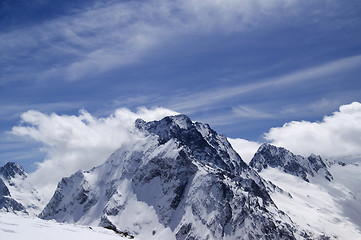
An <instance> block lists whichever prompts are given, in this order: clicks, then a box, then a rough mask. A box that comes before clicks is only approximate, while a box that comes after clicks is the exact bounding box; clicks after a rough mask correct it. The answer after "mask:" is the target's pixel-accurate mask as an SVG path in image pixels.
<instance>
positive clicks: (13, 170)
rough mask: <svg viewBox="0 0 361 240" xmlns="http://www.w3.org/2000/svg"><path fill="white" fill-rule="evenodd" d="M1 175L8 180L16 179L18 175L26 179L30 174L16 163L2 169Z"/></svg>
mask: <svg viewBox="0 0 361 240" xmlns="http://www.w3.org/2000/svg"><path fill="white" fill-rule="evenodd" d="M0 175H1V176H3V177H4V178H5V179H6V180H10V179H11V178H15V177H16V176H17V175H18V176H20V177H23V178H26V177H27V176H28V174H27V173H26V171H25V170H24V168H23V167H22V166H20V165H19V164H17V163H14V162H8V163H6V164H5V165H4V166H3V167H0Z"/></svg>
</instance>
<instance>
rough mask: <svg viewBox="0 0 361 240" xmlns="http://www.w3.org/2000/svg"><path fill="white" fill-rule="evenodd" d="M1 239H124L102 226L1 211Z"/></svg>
mask: <svg viewBox="0 0 361 240" xmlns="http://www.w3.org/2000/svg"><path fill="white" fill-rule="evenodd" d="M0 239H1V240H24V239H37V240H50V239H51V240H64V239H66V240H79V239H87V240H93V239H94V240H100V239H101V240H124V239H130V238H127V237H123V236H121V235H119V234H116V233H115V232H113V231H111V230H107V229H105V228H101V227H88V226H79V225H74V224H64V223H57V222H55V221H46V220H42V219H40V218H33V217H29V216H20V215H15V214H13V213H0Z"/></svg>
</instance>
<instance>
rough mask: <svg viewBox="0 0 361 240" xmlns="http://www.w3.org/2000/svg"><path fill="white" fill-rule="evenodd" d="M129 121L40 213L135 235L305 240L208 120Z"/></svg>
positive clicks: (67, 180) (64, 182) (60, 186)
mask: <svg viewBox="0 0 361 240" xmlns="http://www.w3.org/2000/svg"><path fill="white" fill-rule="evenodd" d="M135 125H136V128H137V129H138V130H137V132H136V133H134V140H133V141H130V142H129V143H128V144H125V145H123V146H122V147H121V148H119V149H118V150H117V151H116V152H115V153H113V154H112V155H111V156H110V157H109V159H108V160H107V161H106V162H105V163H104V164H102V165H100V166H98V167H95V168H93V169H91V170H90V171H78V172H77V173H75V174H73V175H72V176H70V177H68V178H63V179H62V180H61V181H60V182H59V184H58V187H57V189H56V191H55V193H54V195H53V197H52V199H51V200H50V202H49V203H48V205H47V206H46V207H45V208H44V210H43V211H42V213H41V214H40V217H41V218H43V219H55V220H57V221H60V222H76V223H80V224H97V225H100V226H104V227H108V228H113V229H117V230H118V231H122V232H128V233H129V234H131V235H135V236H137V237H138V238H140V239H240V238H241V239H296V238H297V239H299V238H304V237H305V236H304V235H302V234H303V233H302V231H301V230H299V229H296V228H295V227H294V225H293V222H292V221H291V219H290V218H289V217H288V216H287V215H286V214H285V213H283V212H281V211H279V210H278V208H277V206H276V205H275V204H274V202H273V201H272V199H271V197H270V195H269V194H268V192H267V186H266V185H267V184H268V183H266V181H264V180H263V179H262V178H261V177H260V176H259V175H258V174H257V172H256V171H254V170H253V169H251V168H250V167H248V166H247V164H245V163H244V162H243V161H242V159H241V158H240V157H239V155H238V154H237V153H236V152H235V151H234V150H233V149H232V147H231V146H230V144H229V143H228V141H227V139H226V138H225V137H224V136H221V135H218V134H217V133H216V132H215V131H213V130H212V129H211V128H210V127H209V126H208V125H206V124H201V123H193V122H192V121H191V120H190V119H189V118H188V117H187V116H185V115H177V116H171V117H165V118H164V119H162V120H160V121H153V122H144V121H143V120H141V119H139V120H137V121H136V123H135ZM315 161H316V162H317V159H316V160H315ZM262 166H263V165H262Z"/></svg>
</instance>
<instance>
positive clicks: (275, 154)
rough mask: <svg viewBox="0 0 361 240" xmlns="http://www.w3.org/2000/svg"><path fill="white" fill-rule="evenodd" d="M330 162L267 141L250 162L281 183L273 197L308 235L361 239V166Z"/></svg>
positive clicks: (265, 174)
mask: <svg viewBox="0 0 361 240" xmlns="http://www.w3.org/2000/svg"><path fill="white" fill-rule="evenodd" d="M326 163H327V162H324V161H323V160H322V159H321V157H319V156H315V155H311V156H310V157H308V158H304V157H302V156H297V155H294V154H293V153H291V152H290V151H288V150H286V149H284V148H278V147H275V146H272V145H270V144H263V145H262V146H261V147H260V148H259V150H258V151H257V153H256V154H255V156H254V158H253V159H252V160H251V162H250V165H251V166H252V167H254V168H256V169H257V170H258V171H259V172H260V175H261V176H262V177H263V178H264V179H266V180H268V181H270V182H272V184H274V185H275V186H277V187H273V188H269V193H270V195H271V198H272V199H273V201H274V202H275V203H276V205H277V206H278V208H279V209H280V210H282V211H284V212H285V213H286V214H288V215H289V216H290V217H291V219H292V220H293V221H294V223H295V224H296V225H297V226H298V227H299V228H302V229H305V230H306V231H307V233H308V235H311V234H312V233H313V234H314V236H317V235H318V236H323V235H327V236H328V237H330V238H331V239H345V240H348V239H361V232H360V226H361V221H360V220H361V218H360V214H361V203H360V202H361V201H360V200H361V199H360V198H361V189H360V187H359V183H360V182H361V167H359V166H358V164H326ZM330 180H332V181H330Z"/></svg>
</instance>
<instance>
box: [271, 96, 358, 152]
mask: <svg viewBox="0 0 361 240" xmlns="http://www.w3.org/2000/svg"><path fill="white" fill-rule="evenodd" d="M360 123H361V103H359V102H353V103H351V104H347V105H342V106H341V107H340V108H339V111H336V112H334V113H333V114H332V115H330V116H325V117H324V118H323V120H322V121H320V122H309V121H292V122H289V123H286V124H284V125H283V126H282V127H276V128H271V129H270V130H269V132H267V133H266V134H265V139H266V140H267V141H269V142H271V143H272V144H275V145H277V146H282V147H285V148H287V149H289V150H291V151H293V152H295V153H297V154H302V155H308V154H311V153H315V154H320V155H322V156H325V157H331V158H344V159H347V158H353V157H360V156H361V148H360V146H361V124H360Z"/></svg>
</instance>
